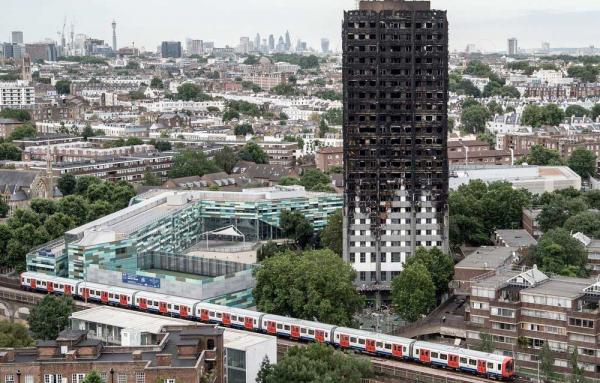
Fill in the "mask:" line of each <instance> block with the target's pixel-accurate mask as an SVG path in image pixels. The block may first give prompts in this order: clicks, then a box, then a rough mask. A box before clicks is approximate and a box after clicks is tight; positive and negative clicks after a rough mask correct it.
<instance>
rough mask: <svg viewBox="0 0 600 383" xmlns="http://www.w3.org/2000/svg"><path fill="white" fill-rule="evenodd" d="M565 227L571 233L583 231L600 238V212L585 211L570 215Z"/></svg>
mask: <svg viewBox="0 0 600 383" xmlns="http://www.w3.org/2000/svg"><path fill="white" fill-rule="evenodd" d="M563 227H564V228H565V229H566V230H568V231H569V232H571V233H578V232H581V233H583V234H585V235H587V236H588V237H592V238H600V213H598V212H595V211H584V212H581V213H579V214H576V215H573V216H571V217H569V218H568V219H567V220H566V221H565V223H564V225H563Z"/></svg>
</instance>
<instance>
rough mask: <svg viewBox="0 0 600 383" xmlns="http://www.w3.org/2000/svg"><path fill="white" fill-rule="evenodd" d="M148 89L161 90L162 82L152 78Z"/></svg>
mask: <svg viewBox="0 0 600 383" xmlns="http://www.w3.org/2000/svg"><path fill="white" fill-rule="evenodd" d="M150 88H154V89H163V88H164V84H163V81H162V80H161V79H160V78H158V77H153V78H152V81H150Z"/></svg>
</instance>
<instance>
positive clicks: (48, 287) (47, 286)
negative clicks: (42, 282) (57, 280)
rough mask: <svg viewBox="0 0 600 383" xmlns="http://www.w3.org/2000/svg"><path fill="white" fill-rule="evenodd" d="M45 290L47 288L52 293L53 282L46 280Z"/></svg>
mask: <svg viewBox="0 0 600 383" xmlns="http://www.w3.org/2000/svg"><path fill="white" fill-rule="evenodd" d="M46 290H48V292H49V293H53V292H54V282H48V283H47V284H46Z"/></svg>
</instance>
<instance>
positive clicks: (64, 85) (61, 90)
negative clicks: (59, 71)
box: [54, 80, 71, 94]
mask: <svg viewBox="0 0 600 383" xmlns="http://www.w3.org/2000/svg"><path fill="white" fill-rule="evenodd" d="M54 88H55V89H56V92H57V93H58V94H69V93H71V81H68V80H59V81H57V82H56V84H55V85H54Z"/></svg>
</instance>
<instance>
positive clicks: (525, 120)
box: [521, 104, 565, 128]
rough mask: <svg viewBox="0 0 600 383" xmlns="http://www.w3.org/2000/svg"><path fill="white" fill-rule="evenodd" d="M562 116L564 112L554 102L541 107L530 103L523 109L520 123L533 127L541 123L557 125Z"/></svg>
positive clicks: (560, 121) (562, 118)
mask: <svg viewBox="0 0 600 383" xmlns="http://www.w3.org/2000/svg"><path fill="white" fill-rule="evenodd" d="M564 118H565V113H564V112H563V110H562V109H560V108H559V107H558V106H557V105H556V104H548V105H546V106H543V107H542V106H539V105H535V104H531V105H527V106H526V107H525V109H524V110H523V114H522V116H521V124H522V125H527V126H533V127H534V128H537V127H540V126H542V125H550V126H558V125H559V124H560V123H562V122H563V120H564Z"/></svg>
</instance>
